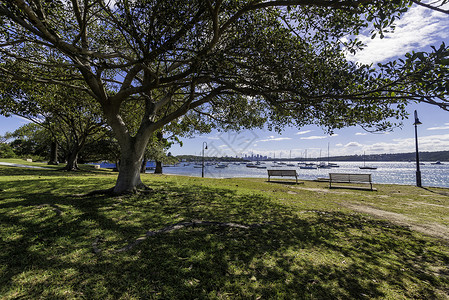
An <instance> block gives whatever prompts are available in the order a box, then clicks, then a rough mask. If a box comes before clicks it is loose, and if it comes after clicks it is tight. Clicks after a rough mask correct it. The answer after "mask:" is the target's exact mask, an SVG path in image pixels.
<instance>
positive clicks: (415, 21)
mask: <svg viewBox="0 0 449 300" xmlns="http://www.w3.org/2000/svg"><path fill="white" fill-rule="evenodd" d="M448 37H449V19H448V18H447V15H445V14H442V13H438V12H435V11H432V10H430V9H427V8H424V7H422V6H416V5H415V6H413V7H412V8H411V9H410V10H409V11H408V12H407V13H405V14H404V15H403V16H402V18H401V19H400V20H398V21H397V22H396V29H395V31H394V32H393V33H386V34H385V37H384V38H383V39H380V38H378V37H376V38H375V39H371V36H370V34H369V33H367V35H360V36H358V37H357V38H358V39H359V40H360V41H362V42H363V43H365V44H366V47H365V49H363V50H362V51H359V52H358V53H357V54H356V55H348V59H350V60H352V61H356V62H360V63H365V64H370V63H378V62H383V61H386V60H388V59H392V58H395V57H397V56H403V55H404V54H405V53H406V52H410V51H412V50H415V51H419V50H420V49H423V48H425V47H427V46H430V45H435V46H439V44H440V42H441V40H442V39H445V38H448Z"/></svg>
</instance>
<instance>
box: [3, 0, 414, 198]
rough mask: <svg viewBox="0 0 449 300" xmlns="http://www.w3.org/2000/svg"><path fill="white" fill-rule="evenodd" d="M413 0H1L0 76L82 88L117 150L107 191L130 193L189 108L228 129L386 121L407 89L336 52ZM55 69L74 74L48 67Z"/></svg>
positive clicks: (354, 46) (353, 44)
mask: <svg viewBox="0 0 449 300" xmlns="http://www.w3.org/2000/svg"><path fill="white" fill-rule="evenodd" d="M410 3H411V1H405V0H395V1H380V0H364V1H354V0H323V1H322V0H281V1H274V0H273V1H270V0H268V1H261V0H246V1H245V0H241V1H234V0H216V1H213V0H189V1H187V0H173V1H166V0H134V1H127V0H117V1H103V0H70V1H69V0H66V1H62V0H60V1H56V0H55V1H41V0H9V1H1V4H0V18H1V19H0V22H1V27H0V43H1V45H0V52H1V60H0V64H1V66H0V73H1V75H2V77H3V78H5V80H10V81H11V82H14V81H17V80H22V81H23V80H25V81H26V80H31V81H33V82H37V83H43V84H59V85H63V86H70V87H71V88H77V87H78V88H79V89H80V90H82V91H84V92H85V93H88V94H89V95H90V96H91V97H92V98H93V99H95V100H96V101H97V102H98V103H99V104H100V105H101V108H102V111H103V114H104V117H105V119H106V121H107V123H108V125H109V126H110V127H111V128H112V130H113V131H114V133H115V136H116V138H117V140H118V143H119V145H120V148H121V159H120V162H121V167H120V172H119V175H118V179H117V182H116V185H115V187H114V188H113V191H114V192H115V193H123V192H131V191H134V190H135V189H136V188H140V187H143V186H144V185H143V184H142V182H141V180H140V174H139V170H140V164H141V161H142V158H143V155H144V151H145V149H146V146H147V142H148V140H149V138H150V137H151V136H152V135H153V134H154V133H155V132H157V131H158V130H162V129H163V127H164V126H165V125H166V124H169V123H170V122H176V121H177V120H179V119H180V118H182V117H183V116H184V115H185V114H186V113H188V112H190V113H195V114H198V115H201V116H203V117H204V118H207V121H208V122H211V123H213V124H215V125H216V126H221V127H224V128H225V129H240V128H252V127H256V126H258V127H260V126H262V125H263V124H264V123H267V124H268V126H269V128H272V129H276V130H280V129H281V128H282V127H283V126H285V125H287V124H289V125H295V126H302V125H305V124H312V123H315V124H319V125H321V126H323V127H325V128H327V129H329V130H331V129H333V128H340V127H343V126H350V125H356V124H361V125H364V126H372V127H376V128H384V127H385V126H388V125H389V123H388V121H385V120H386V119H387V118H389V117H401V116H402V115H403V113H404V112H403V111H402V110H401V108H403V106H402V103H403V101H405V100H407V99H408V97H409V95H408V94H403V93H402V92H401V91H404V89H403V88H397V89H395V91H394V92H393V93H392V92H391V85H392V84H396V85H397V84H398V83H397V82H392V81H390V80H388V78H385V77H382V75H378V74H374V73H375V72H374V70H372V69H371V68H370V67H367V66H356V65H354V64H351V63H348V62H347V61H346V59H345V57H344V55H343V52H342V49H343V48H344V49H350V50H351V51H356V50H357V49H358V48H359V46H360V44H359V42H358V41H357V40H356V39H354V40H351V41H350V42H347V43H342V41H341V38H342V37H343V36H348V35H357V34H358V32H359V31H360V30H362V29H364V28H366V27H367V26H373V30H375V31H376V32H380V33H382V31H383V30H385V29H388V28H389V26H390V25H391V24H392V23H393V22H394V20H395V18H398V17H399V16H400V14H401V13H403V12H405V11H406V10H407V7H408V5H409V4H410ZM367 20H369V21H370V22H368V21H367ZM24 64H25V65H34V66H35V67H34V68H31V69H30V68H24V67H23V65H24ZM54 68H64V69H66V70H67V71H68V72H69V73H70V74H71V76H72V77H71V78H69V77H67V76H64V77H63V78H60V77H58V76H57V73H54V72H48V70H51V69H54ZM30 70H31V71H30ZM71 79H73V80H74V81H73V82H72V81H71ZM77 80H83V81H84V83H85V84H84V85H79V86H78V85H77V84H76V82H77ZM85 86H87V88H85ZM136 101H139V102H141V103H143V105H142V107H143V112H142V118H141V119H140V120H138V124H139V126H138V130H136V131H134V130H130V127H129V126H128V124H127V123H126V122H125V121H124V118H122V109H123V107H124V106H125V104H127V103H133V102H136Z"/></svg>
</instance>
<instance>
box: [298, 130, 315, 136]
mask: <svg viewBox="0 0 449 300" xmlns="http://www.w3.org/2000/svg"><path fill="white" fill-rule="evenodd" d="M312 131H313V130H304V131H298V132H297V133H295V134H297V135H300V134H306V133H309V132H312Z"/></svg>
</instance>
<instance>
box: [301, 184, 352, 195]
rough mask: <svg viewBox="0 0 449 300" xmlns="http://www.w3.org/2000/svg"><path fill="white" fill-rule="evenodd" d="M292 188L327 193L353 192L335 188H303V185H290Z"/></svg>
mask: <svg viewBox="0 0 449 300" xmlns="http://www.w3.org/2000/svg"><path fill="white" fill-rule="evenodd" d="M292 188H293V189H298V190H305V191H311V192H318V193H328V194H354V193H351V192H343V191H337V190H330V189H327V188H326V189H321V188H304V187H295V186H294V187H292Z"/></svg>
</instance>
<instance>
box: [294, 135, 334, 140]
mask: <svg viewBox="0 0 449 300" xmlns="http://www.w3.org/2000/svg"><path fill="white" fill-rule="evenodd" d="M325 138H327V136H323V135H312V136H307V137H302V138H300V139H301V140H321V139H325Z"/></svg>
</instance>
